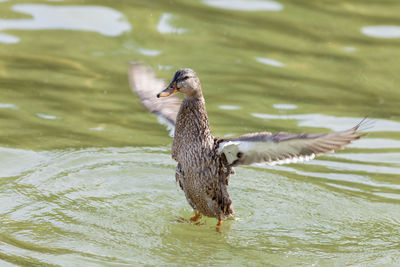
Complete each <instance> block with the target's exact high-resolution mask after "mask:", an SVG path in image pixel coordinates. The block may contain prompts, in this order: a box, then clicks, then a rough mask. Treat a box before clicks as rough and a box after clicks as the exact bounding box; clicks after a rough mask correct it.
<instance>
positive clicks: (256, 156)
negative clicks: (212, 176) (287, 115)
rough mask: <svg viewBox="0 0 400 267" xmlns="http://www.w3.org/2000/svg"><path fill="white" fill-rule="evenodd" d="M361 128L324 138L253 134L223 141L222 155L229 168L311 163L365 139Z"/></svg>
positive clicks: (219, 148)
mask: <svg viewBox="0 0 400 267" xmlns="http://www.w3.org/2000/svg"><path fill="white" fill-rule="evenodd" d="M360 125H361V123H360V124H358V125H356V126H355V127H353V128H351V129H349V130H346V131H341V132H333V133H322V134H287V133H276V134H272V133H268V132H262V133H253V134H246V135H242V136H239V137H236V138H229V139H222V140H221V142H220V143H219V146H218V153H220V154H224V155H225V157H226V160H227V163H228V165H230V166H237V165H241V164H243V165H249V164H252V163H257V162H267V163H268V164H270V165H275V164H285V163H296V162H302V161H306V160H311V159H313V158H314V157H315V156H318V155H321V154H326V153H333V152H334V151H335V150H338V149H343V147H344V146H346V145H347V144H349V143H351V141H353V140H356V139H359V138H360V137H361V136H363V135H365V134H363V133H359V132H358V130H359V128H360Z"/></svg>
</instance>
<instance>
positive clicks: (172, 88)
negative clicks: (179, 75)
mask: <svg viewBox="0 0 400 267" xmlns="http://www.w3.org/2000/svg"><path fill="white" fill-rule="evenodd" d="M176 92H178V88H176V84H175V83H174V84H170V85H169V86H168V87H167V88H165V89H164V90H162V91H161V92H160V93H159V94H158V95H157V97H167V96H170V95H172V94H175V93H176Z"/></svg>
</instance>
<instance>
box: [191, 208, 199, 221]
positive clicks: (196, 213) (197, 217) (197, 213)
mask: <svg viewBox="0 0 400 267" xmlns="http://www.w3.org/2000/svg"><path fill="white" fill-rule="evenodd" d="M200 218H201V214H200V212H198V211H194V216H193V217H192V218H190V221H192V222H196V221H198V220H199V219H200Z"/></svg>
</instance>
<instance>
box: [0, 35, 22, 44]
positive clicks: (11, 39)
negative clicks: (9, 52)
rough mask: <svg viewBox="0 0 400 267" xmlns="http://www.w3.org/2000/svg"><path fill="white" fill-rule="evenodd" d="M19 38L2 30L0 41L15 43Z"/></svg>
mask: <svg viewBox="0 0 400 267" xmlns="http://www.w3.org/2000/svg"><path fill="white" fill-rule="evenodd" d="M19 40H20V39H19V38H18V37H16V36H13V35H9V34H5V33H1V32H0V42H1V43H6V44H15V43H18V42H19Z"/></svg>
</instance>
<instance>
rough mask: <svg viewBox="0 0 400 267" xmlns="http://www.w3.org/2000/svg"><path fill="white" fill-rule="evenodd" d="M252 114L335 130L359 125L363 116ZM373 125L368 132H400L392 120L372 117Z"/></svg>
mask: <svg viewBox="0 0 400 267" xmlns="http://www.w3.org/2000/svg"><path fill="white" fill-rule="evenodd" d="M251 115H252V116H254V117H256V118H260V119H267V120H277V119H279V120H299V121H300V122H299V123H298V125H299V126H307V127H317V128H329V129H332V130H334V131H343V130H346V129H350V128H352V127H354V126H355V125H357V124H358V123H359V122H360V121H361V120H362V119H363V118H347V117H335V116H328V115H323V114H296V115H273V114H260V113H252V114H251ZM371 121H372V122H373V124H372V126H371V127H370V128H368V132H400V123H399V122H396V121H390V120H382V119H372V118H371Z"/></svg>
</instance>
